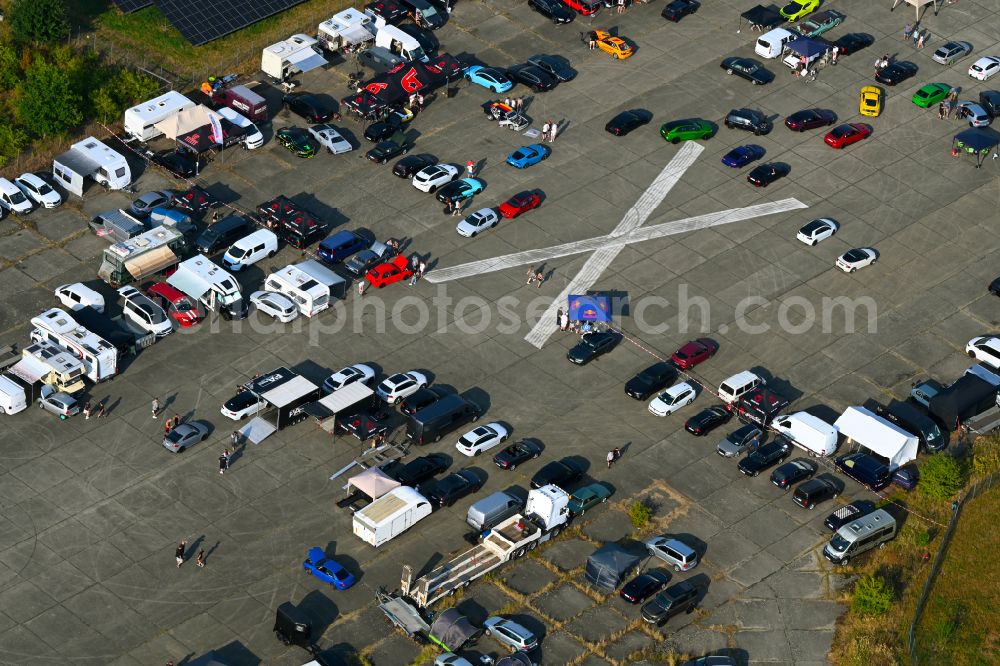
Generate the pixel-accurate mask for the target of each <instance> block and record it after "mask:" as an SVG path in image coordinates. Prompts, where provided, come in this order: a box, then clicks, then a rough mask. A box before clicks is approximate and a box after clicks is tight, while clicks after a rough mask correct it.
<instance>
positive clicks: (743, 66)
mask: <svg viewBox="0 0 1000 666" xmlns="http://www.w3.org/2000/svg"><path fill="white" fill-rule="evenodd" d="M719 66H720V67H722V69H724V70H726V73H728V74H735V75H736V76H739V77H742V78H744V79H746V80H747V81H749V82H750V83H752V84H754V85H755V86H762V85H764V84H765V83H770V82H771V81H773V80H774V73H773V72H771V71H770V70H767V69H764V66H763V65H761V64H760V63H759V62H757V61H756V60H752V59H751V58H726V59H725V60H723V61H722V63H721V64H720V65H719Z"/></svg>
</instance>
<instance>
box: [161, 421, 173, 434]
mask: <svg viewBox="0 0 1000 666" xmlns="http://www.w3.org/2000/svg"><path fill="white" fill-rule="evenodd" d="M173 425H174V420H173V419H167V420H166V421H164V422H163V434H164V436H166V435H169V434H170V431H171V430H172V429H173Z"/></svg>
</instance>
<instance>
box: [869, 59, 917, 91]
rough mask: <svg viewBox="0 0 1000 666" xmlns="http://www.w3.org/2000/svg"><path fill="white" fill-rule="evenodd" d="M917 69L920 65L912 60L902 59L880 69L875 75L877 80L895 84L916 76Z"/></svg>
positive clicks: (886, 83)
mask: <svg viewBox="0 0 1000 666" xmlns="http://www.w3.org/2000/svg"><path fill="white" fill-rule="evenodd" d="M917 69H918V67H917V66H916V65H914V64H913V63H912V62H909V61H908V60H900V61H899V62H894V63H892V64H891V65H889V66H888V67H883V68H882V69H880V70H879V71H878V74H876V75H875V80H876V81H878V82H879V83H884V84H885V85H887V86H894V85H896V84H897V83H902V82H903V81H905V80H906V79H908V78H910V77H912V76H914V75H915V74H916V73H917Z"/></svg>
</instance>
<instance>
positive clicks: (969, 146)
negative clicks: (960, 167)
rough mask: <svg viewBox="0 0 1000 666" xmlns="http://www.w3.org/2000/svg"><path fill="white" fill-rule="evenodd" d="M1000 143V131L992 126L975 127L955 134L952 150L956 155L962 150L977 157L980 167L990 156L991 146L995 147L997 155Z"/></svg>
mask: <svg viewBox="0 0 1000 666" xmlns="http://www.w3.org/2000/svg"><path fill="white" fill-rule="evenodd" d="M998 144H1000V132H997V131H996V130H995V129H993V128H992V127H973V128H971V129H967V130H965V131H964V132H959V133H958V134H956V135H955V138H954V139H953V140H952V149H951V150H952V154H953V155H955V156H956V157H957V156H958V155H959V154H960V153H962V152H966V153H969V154H970V155H972V156H973V157H975V159H976V168H977V169H978V168H980V167H981V166H983V162H985V161H986V158H987V157H988V156H989V154H990V148H993V149H994V152H993V154H994V156H996V154H997V152H996V148H997V145H998Z"/></svg>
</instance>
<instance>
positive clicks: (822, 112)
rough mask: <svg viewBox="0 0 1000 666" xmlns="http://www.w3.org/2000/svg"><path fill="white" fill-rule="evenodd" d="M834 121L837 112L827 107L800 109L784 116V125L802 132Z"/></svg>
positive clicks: (835, 120)
mask: <svg viewBox="0 0 1000 666" xmlns="http://www.w3.org/2000/svg"><path fill="white" fill-rule="evenodd" d="M835 122H837V114H836V113H834V112H833V111H830V110H829V109H802V110H801V111H796V112H795V113H793V114H792V115H790V116H788V117H787V118H785V127H787V128H788V129H790V130H794V131H796V132H804V131H806V130H807V129H816V128H817V127H823V126H824V125H832V124H834V123H835Z"/></svg>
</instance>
